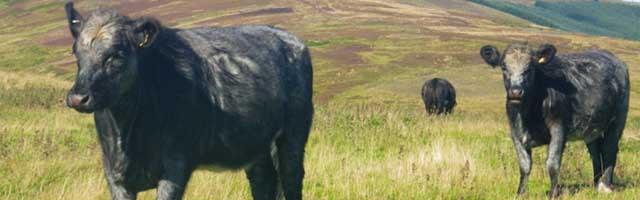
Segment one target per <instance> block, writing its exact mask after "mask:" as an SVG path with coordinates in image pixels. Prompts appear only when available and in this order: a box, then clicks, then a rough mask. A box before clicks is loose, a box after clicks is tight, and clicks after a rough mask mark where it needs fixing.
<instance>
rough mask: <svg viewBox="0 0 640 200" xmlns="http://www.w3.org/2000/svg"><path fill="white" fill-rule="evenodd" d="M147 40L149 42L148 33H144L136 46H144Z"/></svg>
mask: <svg viewBox="0 0 640 200" xmlns="http://www.w3.org/2000/svg"><path fill="white" fill-rule="evenodd" d="M147 42H149V35H148V34H147V33H144V40H143V41H142V43H140V44H139V45H138V47H144V45H147Z"/></svg>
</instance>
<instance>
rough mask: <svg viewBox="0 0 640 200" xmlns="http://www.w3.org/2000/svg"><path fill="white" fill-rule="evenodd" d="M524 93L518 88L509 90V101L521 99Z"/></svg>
mask: <svg viewBox="0 0 640 200" xmlns="http://www.w3.org/2000/svg"><path fill="white" fill-rule="evenodd" d="M523 94H524V91H523V90H522V89H520V88H514V89H510V90H509V99H521V98H522V95H523Z"/></svg>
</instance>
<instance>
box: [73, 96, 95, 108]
mask: <svg viewBox="0 0 640 200" xmlns="http://www.w3.org/2000/svg"><path fill="white" fill-rule="evenodd" d="M90 100H91V96H90V95H81V94H74V95H71V96H69V106H70V107H73V108H77V107H81V106H82V107H85V106H87V104H89V101H90Z"/></svg>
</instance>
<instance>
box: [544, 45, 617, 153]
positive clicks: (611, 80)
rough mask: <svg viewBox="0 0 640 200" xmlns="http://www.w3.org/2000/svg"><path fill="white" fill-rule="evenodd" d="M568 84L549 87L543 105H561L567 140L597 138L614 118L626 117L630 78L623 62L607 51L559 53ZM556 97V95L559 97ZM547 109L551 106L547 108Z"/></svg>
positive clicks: (559, 110) (588, 140) (560, 110)
mask: <svg viewBox="0 0 640 200" xmlns="http://www.w3.org/2000/svg"><path fill="white" fill-rule="evenodd" d="M558 58H559V59H560V60H562V64H563V66H562V67H560V69H562V70H563V71H564V74H565V76H564V77H565V78H566V80H565V82H566V83H568V85H569V86H565V87H561V88H560V89H559V90H560V91H561V92H559V91H558V90H550V92H551V93H554V92H557V93H558V94H552V95H549V96H552V97H553V98H556V99H558V101H566V102H554V103H550V102H549V101H553V100H552V99H553V98H547V100H546V101H547V102H546V104H545V106H549V105H554V104H555V105H556V106H558V105H560V106H567V108H563V109H556V110H557V111H556V112H564V113H558V114H559V115H562V116H564V117H563V118H564V119H565V120H567V121H565V123H569V124H570V126H569V127H570V129H571V130H570V133H569V135H568V136H569V138H570V139H583V140H585V141H586V142H590V141H592V140H593V139H595V138H597V137H599V135H600V134H602V131H605V130H607V129H608V128H609V126H610V125H611V124H612V123H613V120H614V119H615V118H616V117H619V116H622V114H624V115H625V116H626V112H627V109H628V97H629V79H628V72H627V67H626V65H625V64H624V63H623V62H622V61H620V60H619V59H618V58H616V57H615V56H614V55H613V54H611V53H610V52H608V51H602V50H595V51H588V52H584V53H579V54H567V55H559V56H558ZM558 97H559V98H558ZM548 110H550V112H553V111H551V110H554V109H548Z"/></svg>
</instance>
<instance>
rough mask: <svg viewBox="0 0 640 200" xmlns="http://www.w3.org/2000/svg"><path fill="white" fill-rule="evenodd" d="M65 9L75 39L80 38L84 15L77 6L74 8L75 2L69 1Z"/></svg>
mask: <svg viewBox="0 0 640 200" xmlns="http://www.w3.org/2000/svg"><path fill="white" fill-rule="evenodd" d="M64 10H65V12H66V13H67V21H68V22H69V30H70V31H71V36H73V39H76V38H78V34H80V30H81V29H82V24H83V23H84V19H83V18H82V15H80V13H79V12H78V11H76V9H75V8H73V2H72V1H69V2H67V3H66V4H65V5H64Z"/></svg>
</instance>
